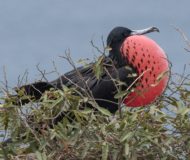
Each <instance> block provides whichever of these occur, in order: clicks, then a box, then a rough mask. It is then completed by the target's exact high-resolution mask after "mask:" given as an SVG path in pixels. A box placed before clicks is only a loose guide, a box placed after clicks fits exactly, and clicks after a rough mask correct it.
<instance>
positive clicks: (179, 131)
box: [0, 59, 190, 160]
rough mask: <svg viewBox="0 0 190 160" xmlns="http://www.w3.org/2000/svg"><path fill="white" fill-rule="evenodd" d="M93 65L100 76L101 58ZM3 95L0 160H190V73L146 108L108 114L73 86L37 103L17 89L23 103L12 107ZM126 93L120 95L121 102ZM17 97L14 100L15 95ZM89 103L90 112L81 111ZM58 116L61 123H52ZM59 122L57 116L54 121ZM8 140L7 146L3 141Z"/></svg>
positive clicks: (178, 77) (174, 76)
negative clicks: (0, 159) (24, 102)
mask: <svg viewBox="0 0 190 160" xmlns="http://www.w3.org/2000/svg"><path fill="white" fill-rule="evenodd" d="M97 63H99V64H96V65H95V69H96V71H97V72H96V74H97V76H98V75H99V74H100V73H101V70H102V69H101V68H99V66H101V65H100V64H101V59H100V60H99V61H98V62H97ZM9 95H10V93H6V96H2V98H1V99H2V100H3V101H4V103H2V104H0V126H1V129H2V130H3V132H2V135H1V137H2V143H1V144H0V158H2V159H21V160H22V159H38V160H46V159H47V160H51V159H58V160H59V159H60V160H61V159H63V160H64V159H66V160H80V159H87V160H88V159H89V160H92V159H102V160H107V159H110V160H120V159H132V160H143V159H162V160H168V159H171V160H177V159H188V158H189V157H190V132H189V131H190V75H184V74H183V75H178V74H172V75H171V79H170V83H169V84H168V89H167V90H166V92H165V94H164V95H163V96H162V97H160V99H159V100H157V102H155V103H154V104H151V105H150V106H147V107H144V108H143V107H141V108H127V107H124V106H121V111H120V112H119V111H118V112H117V113H116V114H114V115H113V114H111V113H110V112H109V111H107V110H105V109H103V108H100V107H99V106H98V105H97V104H96V103H95V101H94V100H93V97H87V96H83V95H82V94H80V93H79V91H77V90H76V89H75V88H67V87H63V90H53V89H52V90H50V91H47V92H45V94H44V95H43V96H42V98H41V99H40V101H38V102H33V101H32V97H27V96H26V95H24V92H23V91H22V90H20V91H19V99H26V98H30V99H31V102H30V103H29V104H27V105H15V101H18V99H15V97H14V96H9ZM123 95H126V94H125V93H123V92H122V93H118V94H117V97H118V98H120V97H122V96H123ZM17 98H18V97H17ZM86 102H88V103H90V104H91V105H92V106H93V108H88V107H83V109H82V110H81V106H84V105H85V103H86ZM60 115H61V117H62V120H61V121H55V119H56V118H58V117H60ZM58 119H59V118H58ZM7 137H10V138H11V140H10V142H8V141H6V142H4V140H5V139H7Z"/></svg>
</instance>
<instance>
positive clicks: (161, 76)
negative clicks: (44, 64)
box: [20, 27, 169, 113]
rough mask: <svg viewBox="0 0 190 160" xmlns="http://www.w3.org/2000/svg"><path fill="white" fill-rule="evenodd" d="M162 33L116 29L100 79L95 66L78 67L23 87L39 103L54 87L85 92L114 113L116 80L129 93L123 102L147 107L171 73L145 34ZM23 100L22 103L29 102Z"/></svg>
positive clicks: (112, 34) (112, 33) (159, 50)
mask: <svg viewBox="0 0 190 160" xmlns="http://www.w3.org/2000/svg"><path fill="white" fill-rule="evenodd" d="M150 32H159V30H158V28H156V27H149V28H146V29H142V30H130V29H128V28H125V27H115V28H114V29H113V30H111V32H110V33H109V35H108V37H107V46H108V48H109V54H108V55H107V56H104V57H103V58H102V66H103V70H102V73H101V74H100V76H99V77H97V76H96V75H95V71H94V65H95V64H96V62H95V63H90V64H89V65H88V66H82V67H79V68H76V69H74V70H72V71H70V72H68V73H66V74H64V75H63V76H61V77H58V78H57V79H56V80H54V81H51V82H41V81H39V82H35V83H32V84H28V85H24V86H22V87H20V89H21V88H22V89H24V92H25V94H26V95H30V96H33V97H34V99H35V100H36V101H37V100H39V99H40V98H41V96H42V94H43V93H44V92H45V91H47V90H50V89H51V88H55V89H63V86H67V87H76V88H77V89H79V90H80V91H81V90H82V89H85V91H88V90H89V92H90V93H91V95H92V96H93V98H94V100H95V101H96V102H97V104H98V105H99V106H100V107H103V108H106V109H108V110H109V111H110V112H112V113H115V112H116V111H117V110H118V99H117V98H115V95H116V94H117V86H116V84H115V81H114V79H117V80H119V81H120V82H122V83H123V85H122V87H121V88H122V90H129V91H130V92H131V93H129V94H128V95H127V96H126V97H125V98H124V100H123V103H124V104H125V105H126V106H129V107H140V106H146V105H147V104H150V103H152V102H153V101H154V100H155V99H156V98H157V97H159V96H160V95H161V94H162V93H163V91H164V90H165V88H166V86H167V82H168V79H169V76H168V75H167V74H165V73H166V72H168V71H169V65H168V61H167V57H166V55H165V53H164V51H163V50H162V49H161V48H160V47H159V45H157V44H156V42H154V41H153V40H151V39H150V38H148V37H146V36H144V34H147V33H150ZM28 102H29V100H26V99H25V100H23V101H21V103H23V104H25V103H28Z"/></svg>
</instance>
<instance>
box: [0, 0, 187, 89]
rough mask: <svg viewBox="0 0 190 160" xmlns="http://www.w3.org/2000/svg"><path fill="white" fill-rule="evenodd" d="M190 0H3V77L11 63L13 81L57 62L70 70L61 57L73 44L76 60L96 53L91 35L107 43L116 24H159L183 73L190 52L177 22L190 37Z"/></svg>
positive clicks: (157, 36) (160, 38) (159, 37)
mask: <svg viewBox="0 0 190 160" xmlns="http://www.w3.org/2000/svg"><path fill="white" fill-rule="evenodd" d="M189 6H190V1H189V0H182V1H179V0H167V1H166V0H159V1H153V0H142V1H140V0H117V1H116V0H94V1H90V0H80V1H76V0H6V1H4V0H0V57H1V58H0V81H2V80H3V72H2V70H3V66H5V67H6V72H7V78H8V81H9V85H10V86H12V87H13V86H15V85H16V84H17V79H18V76H19V75H22V74H23V73H24V72H25V70H28V72H29V81H30V82H32V81H34V80H38V79H39V78H40V76H39V73H38V71H37V69H36V65H37V64H39V63H40V67H41V68H42V69H45V70H46V71H52V70H53V65H52V61H55V62H56V65H57V68H58V71H59V72H60V73H65V72H66V71H69V70H70V69H71V66H70V65H69V64H68V63H66V62H64V61H63V60H62V59H60V58H59V57H58V56H59V55H64V52H65V50H66V49H68V48H70V50H71V53H72V57H73V58H74V60H78V59H80V58H91V59H92V58H93V56H94V55H95V54H96V55H97V52H94V51H93V48H92V46H91V45H90V40H93V41H94V42H95V43H96V44H97V45H100V44H101V36H102V35H103V36H104V39H106V36H107V34H108V33H109V32H110V30H111V29H112V28H113V27H115V26H126V27H128V28H130V29H142V28H145V27H148V26H157V27H158V28H159V29H160V31H161V32H160V33H153V34H149V35H148V36H150V37H151V38H153V39H154V40H155V41H156V42H157V43H158V44H160V46H161V47H162V48H163V49H164V50H165V51H166V52H167V54H168V56H169V59H170V61H171V62H172V63H173V71H175V72H182V70H183V65H184V64H185V63H190V53H189V54H188V53H186V52H185V51H184V49H183V48H184V47H185V43H184V42H183V40H182V38H181V36H180V35H179V33H178V32H176V31H175V30H174V28H173V27H172V25H171V24H173V25H175V26H177V27H180V28H181V29H183V30H184V32H185V33H186V34H187V36H189V37H190V19H189V15H190V9H189ZM49 79H50V80H51V79H53V76H50V77H49Z"/></svg>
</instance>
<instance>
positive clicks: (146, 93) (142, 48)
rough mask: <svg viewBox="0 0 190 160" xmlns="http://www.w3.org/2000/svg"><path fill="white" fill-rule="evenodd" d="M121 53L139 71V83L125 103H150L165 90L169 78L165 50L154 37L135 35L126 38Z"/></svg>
mask: <svg viewBox="0 0 190 160" xmlns="http://www.w3.org/2000/svg"><path fill="white" fill-rule="evenodd" d="M121 53H123V56H124V57H125V58H127V59H128V62H129V64H130V65H131V66H132V67H134V68H136V70H137V72H138V78H137V79H136V81H137V85H136V87H135V88H134V91H133V92H131V93H130V94H129V95H128V96H127V97H126V98H125V100H124V103H125V104H126V106H130V107H140V106H144V105H147V104H150V103H151V102H153V101H154V100H155V99H156V98H158V97H159V96H160V95H161V94H162V93H163V92H164V90H165V88H166V86H167V83H168V80H169V63H168V60H167V56H166V54H165V52H164V51H163V49H162V48H161V47H160V46H159V45H158V44H157V43H156V42H154V41H153V40H152V39H150V38H148V37H146V36H143V35H134V36H130V37H128V38H126V39H125V41H124V43H123V44H122V47H121Z"/></svg>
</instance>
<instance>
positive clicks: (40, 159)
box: [36, 151, 47, 160]
mask: <svg viewBox="0 0 190 160" xmlns="http://www.w3.org/2000/svg"><path fill="white" fill-rule="evenodd" d="M36 157H37V159H38V160H47V156H46V154H45V153H44V152H43V153H41V152H39V151H37V152H36Z"/></svg>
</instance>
